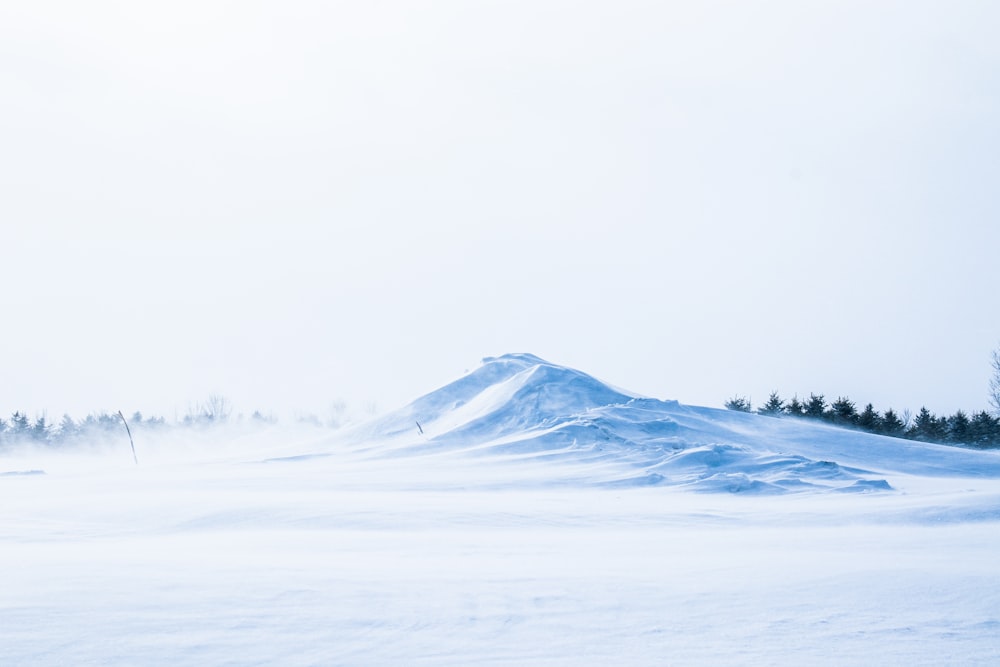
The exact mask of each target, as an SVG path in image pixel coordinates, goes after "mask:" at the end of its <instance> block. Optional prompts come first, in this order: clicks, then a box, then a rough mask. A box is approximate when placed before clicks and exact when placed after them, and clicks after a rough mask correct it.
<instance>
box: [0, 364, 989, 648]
mask: <svg viewBox="0 0 1000 667" xmlns="http://www.w3.org/2000/svg"><path fill="white" fill-rule="evenodd" d="M176 437H177V436H172V437H165V438H164V439H160V440H157V439H155V438H148V439H146V440H143V439H141V438H137V440H136V448H137V450H138V453H139V460H140V464H141V465H139V466H138V467H136V466H134V465H133V464H132V459H131V453H130V452H129V451H128V443H127V440H124V439H123V441H122V443H120V444H121V447H117V448H100V447H95V448H93V449H88V450H79V451H65V452H60V451H40V450H10V451H2V452H0V566H2V567H3V571H4V572H6V573H8V577H7V580H6V583H5V585H4V590H3V594H2V595H0V664H4V665H7V664H10V665H20V664H23V665H29V664H30V665H65V664H102V665H136V664H143V665H184V664H190V665H195V664H197V665H222V664H232V665H254V664H260V665H263V664H283V665H386V664H413V665H421V664H424V665H476V664H492V665H515V664H516V665H524V664H531V665H606V664H623V665H662V664H675V665H693V664H731V665H739V664H744V665H759V664H829V665H850V664H855V665H862V664H907V665H917V664H924V665H938V664H991V663H995V662H997V661H998V660H1000V640H998V639H997V637H998V635H1000V632H998V630H1000V587H998V586H997V584H996V582H997V581H1000V561H998V560H997V558H996V554H997V553H1000V530H998V528H1000V455H998V454H997V453H996V452H990V451H974V450H967V449H959V448H954V447H944V446H937V445H928V444H922V443H915V442H910V441H902V440H896V439H891V438H883V437H878V436H872V435H867V434H863V433H858V432H853V431H847V430H843V429H838V428H834V427H831V426H825V425H821V424H816V423H811V422H805V421H798V420H793V419H779V418H770V417H762V416H757V415H750V414H742V413H735V412H729V411H724V410H715V409H710V408H702V407H694V406H687V405H683V404H681V403H678V402H676V401H661V400H656V399H652V398H645V397H641V396H636V395H634V394H631V393H628V392H626V391H623V390H621V389H617V388H615V387H612V386H610V385H608V384H606V383H604V382H601V381H599V380H597V379H596V378H593V377H591V376H589V375H587V374H586V373H583V372H580V371H577V370H573V369H570V368H565V367H562V366H558V365H556V364H552V363H548V362H546V361H544V360H542V359H539V358H538V357H534V356H532V355H528V354H509V355H504V356H501V357H495V358H487V359H485V360H484V361H483V364H482V365H481V366H480V367H479V368H478V369H476V370H474V371H473V372H471V373H468V374H467V375H465V376H464V377H462V378H460V379H458V380H456V381H455V382H453V383H451V384H449V385H447V386H445V387H442V388H440V389H438V390H436V391H433V392H431V393H429V394H427V395H425V396H423V397H421V398H418V399H417V400H415V401H413V402H412V403H410V404H409V405H407V406H405V407H402V408H400V409H398V410H395V411H393V412H391V413H389V414H386V415H383V416H381V417H379V418H377V419H375V420H373V421H371V422H369V423H366V424H361V425H358V426H356V427H354V428H351V429H348V430H344V431H341V432H338V433H336V434H334V435H329V436H322V437H318V436H316V435H315V432H307V431H295V430H287V429H277V428H275V429H274V430H273V431H271V432H263V433H262V432H259V431H253V430H249V429H243V430H241V428H240V427H239V426H234V427H233V428H232V429H231V430H230V431H229V432H227V433H225V434H223V433H221V432H215V433H214V434H206V435H205V436H204V438H199V439H194V440H187V441H177V440H176Z"/></svg>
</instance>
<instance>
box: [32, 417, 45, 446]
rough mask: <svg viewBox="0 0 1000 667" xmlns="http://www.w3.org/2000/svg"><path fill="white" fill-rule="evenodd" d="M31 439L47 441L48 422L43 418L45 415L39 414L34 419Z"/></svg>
mask: <svg viewBox="0 0 1000 667" xmlns="http://www.w3.org/2000/svg"><path fill="white" fill-rule="evenodd" d="M30 435H31V439H32V440H34V441H35V442H48V440H49V423H48V421H47V420H46V419H45V415H41V416H40V417H38V418H37V419H36V420H35V423H34V424H33V425H32V427H31V433H30Z"/></svg>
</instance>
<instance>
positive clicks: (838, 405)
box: [830, 396, 858, 426]
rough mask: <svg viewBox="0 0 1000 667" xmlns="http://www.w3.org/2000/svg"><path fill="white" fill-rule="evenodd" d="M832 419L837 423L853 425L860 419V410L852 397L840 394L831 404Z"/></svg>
mask: <svg viewBox="0 0 1000 667" xmlns="http://www.w3.org/2000/svg"><path fill="white" fill-rule="evenodd" d="M830 421H832V422H834V423H835V424H843V425H847V426H853V425H854V424H856V423H857V421H858V411H857V409H856V408H855V407H854V403H853V402H851V401H850V399H848V398H846V397H844V396H839V397H837V400H836V401H834V402H833V403H832V404H831V405H830Z"/></svg>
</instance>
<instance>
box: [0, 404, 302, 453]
mask: <svg viewBox="0 0 1000 667" xmlns="http://www.w3.org/2000/svg"><path fill="white" fill-rule="evenodd" d="M124 419H126V420H127V421H128V425H129V427H130V428H131V429H132V430H133V431H136V432H142V431H146V432H151V431H154V430H156V431H164V430H167V429H171V428H207V427H210V426H216V425H222V424H226V423H230V422H243V421H244V417H243V415H242V414H241V415H237V416H236V417H232V407H231V405H230V403H229V401H228V399H226V398H224V397H221V396H218V395H213V396H210V397H209V398H208V400H207V401H205V402H204V403H201V404H199V405H197V406H195V407H192V408H190V409H189V410H188V413H187V414H186V415H184V417H183V418H181V419H180V420H179V421H176V422H173V423H168V422H167V420H165V419H164V418H163V417H155V416H154V417H145V416H143V414H142V413H141V412H133V413H132V415H131V416H130V417H125V418H124ZM249 419H250V422H252V423H257V424H260V425H262V426H264V425H268V424H273V423H275V422H276V421H277V419H276V418H275V417H274V416H272V415H264V414H263V413H261V412H260V411H255V412H254V413H253V414H251V415H250V418H249ZM122 420H123V417H121V416H119V414H118V413H117V412H114V413H109V412H92V413H90V414H88V415H87V416H86V417H84V418H83V419H79V420H76V419H73V418H72V417H71V416H70V415H68V414H66V415H63V417H62V419H61V420H59V421H57V422H56V421H50V420H49V419H48V417H47V416H46V415H44V414H42V415H40V416H36V417H34V418H29V417H28V414H27V413H26V412H23V411H20V410H18V411H15V412H14V413H12V414H11V416H10V417H9V418H7V419H4V418H2V417H0V449H2V448H4V447H5V446H12V445H23V444H40V445H51V446H64V445H74V444H78V443H85V442H95V441H99V440H102V439H107V438H119V437H125V426H124V425H123V423H122ZM299 421H302V422H308V423H310V424H320V421H319V420H318V419H317V418H315V417H313V416H312V415H309V416H307V417H303V418H300V419H299Z"/></svg>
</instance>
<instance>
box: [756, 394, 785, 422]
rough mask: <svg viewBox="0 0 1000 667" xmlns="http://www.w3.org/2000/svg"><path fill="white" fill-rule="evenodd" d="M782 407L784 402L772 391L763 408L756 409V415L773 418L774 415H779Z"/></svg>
mask: <svg viewBox="0 0 1000 667" xmlns="http://www.w3.org/2000/svg"><path fill="white" fill-rule="evenodd" d="M784 407H785V402H784V401H783V400H781V397H780V396H778V392H776V391H772V392H771V395H770V396H769V397H768V399H767V403H765V404H764V407H762V408H758V410H757V414H761V415H768V416H771V417H774V416H776V415H780V414H781V412H782V410H783V409H784Z"/></svg>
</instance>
